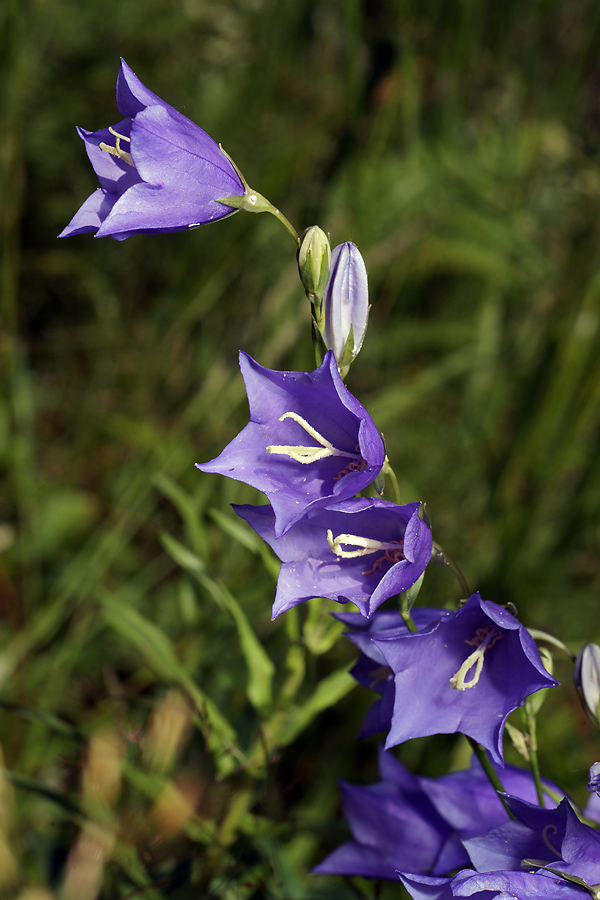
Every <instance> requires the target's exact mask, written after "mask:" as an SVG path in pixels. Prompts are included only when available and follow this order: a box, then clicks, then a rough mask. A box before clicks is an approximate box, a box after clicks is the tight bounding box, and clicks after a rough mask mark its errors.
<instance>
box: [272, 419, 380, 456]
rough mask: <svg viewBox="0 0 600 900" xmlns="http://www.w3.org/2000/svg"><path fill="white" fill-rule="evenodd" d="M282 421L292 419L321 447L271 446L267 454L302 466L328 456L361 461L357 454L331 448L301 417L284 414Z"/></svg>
mask: <svg viewBox="0 0 600 900" xmlns="http://www.w3.org/2000/svg"><path fill="white" fill-rule="evenodd" d="M284 419H293V421H294V422H297V423H298V425H301V426H302V428H304V430H305V431H306V433H307V434H310V436H311V437H313V438H314V439H315V440H316V441H318V442H319V444H320V445H321V446H320V447H305V446H302V445H288V444H271V445H270V446H268V447H267V453H276V454H278V455H281V456H289V457H290V459H293V460H294V461H295V462H299V463H302V464H303V465H306V464H307V463H311V462H316V461H317V460H319V459H327V458H328V457H330V456H344V457H346V458H348V459H351V460H355V461H356V462H358V463H361V462H362V461H363V460H362V457H361V456H360V455H359V454H357V453H348V452H347V451H346V450H338V448H337V447H334V446H333V444H332V443H331V441H328V440H327V438H325V437H323V435H322V434H319V432H318V431H317V430H316V428H313V426H312V425H311V424H310V423H309V422H307V421H306V419H303V418H302V416H299V415H298V413H295V412H285V413H284V414H283V415H282V416H280V417H279V421H280V422H283V420H284Z"/></svg>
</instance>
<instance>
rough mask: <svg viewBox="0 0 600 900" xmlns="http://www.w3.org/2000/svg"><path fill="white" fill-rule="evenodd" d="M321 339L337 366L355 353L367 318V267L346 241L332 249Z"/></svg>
mask: <svg viewBox="0 0 600 900" xmlns="http://www.w3.org/2000/svg"><path fill="white" fill-rule="evenodd" d="M323 314H324V327H323V340H324V342H325V346H326V347H328V348H329V349H330V350H333V352H334V354H335V358H336V360H337V363H338V366H340V367H342V368H346V367H348V366H349V365H350V363H351V362H352V360H353V359H354V358H355V357H356V356H357V355H358V353H359V351H360V348H361V346H362V342H363V340H364V336H365V332H366V330H367V320H368V318H369V287H368V283H367V270H366V268H365V264H364V262H363V258H362V256H361V254H360V251H359V249H358V247H357V246H356V244H353V243H351V242H350V241H346V243H344V244H339V245H338V246H337V247H335V248H334V249H333V250H332V252H331V274H330V276H329V282H328V284H327V287H326V289H325V294H324V297H323Z"/></svg>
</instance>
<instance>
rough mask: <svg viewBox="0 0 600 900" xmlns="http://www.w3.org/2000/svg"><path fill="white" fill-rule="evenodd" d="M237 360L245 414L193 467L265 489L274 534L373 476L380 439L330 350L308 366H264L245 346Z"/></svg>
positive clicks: (380, 458)
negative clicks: (233, 433) (228, 438)
mask: <svg viewBox="0 0 600 900" xmlns="http://www.w3.org/2000/svg"><path fill="white" fill-rule="evenodd" d="M240 368H241V370H242V375H243V378H244V382H245V384H246V392H247V394H248V404H249V406H250V422H249V423H248V425H246V427H245V428H243V429H242V431H241V432H240V433H239V434H238V435H237V437H235V438H234V439H233V441H232V442H231V443H230V444H228V446H227V447H225V449H224V450H223V452H222V453H221V454H220V456H218V457H217V458H216V459H213V460H211V461H210V462H207V463H202V464H199V465H198V468H199V469H200V470H201V471H202V472H218V473H220V474H221V475H226V476H227V477H228V478H233V479H235V480H236V481H243V482H245V483H246V484H250V485H252V486H253V487H256V488H258V490H259V491H263V493H265V494H266V495H267V497H268V498H269V500H270V502H271V505H272V507H273V511H274V513H275V537H281V535H282V534H284V533H285V532H286V531H287V529H288V528H290V527H291V526H292V525H293V524H294V523H295V522H297V521H298V520H299V519H300V518H301V517H302V516H304V515H306V513H308V512H309V511H312V510H316V509H320V508H322V507H325V506H330V505H331V504H333V503H336V502H337V501H339V500H346V499H347V498H349V497H352V496H354V494H357V493H358V492H359V491H362V490H363V488H366V487H367V485H369V484H370V483H371V482H372V481H374V479H375V478H376V477H377V475H378V474H379V472H380V471H381V467H382V466H383V463H384V460H385V450H384V446H383V441H382V439H381V436H380V434H379V432H378V431H377V428H376V426H375V423H374V422H373V419H372V418H371V416H370V415H369V414H368V412H367V411H366V409H365V408H364V406H363V405H362V403H359V401H358V400H356V398H355V397H353V396H352V394H351V393H350V391H349V390H348V389H347V388H346V387H345V386H344V384H343V382H342V380H341V378H340V376H339V374H338V370H337V366H336V363H335V358H334V356H333V353H331V352H329V353H327V354H326V355H325V359H324V360H323V362H322V363H321V365H320V366H319V368H318V369H315V371H314V372H310V373H308V372H276V371H274V370H273V369H265V368H263V367H262V366H260V365H259V364H258V363H257V362H255V361H254V360H253V359H252V358H251V357H250V356H248V355H247V354H246V353H240ZM319 591H320V589H319V588H317V593H319ZM311 596H314V589H313V593H312V594H311ZM298 602H300V601H298ZM290 605H294V604H290Z"/></svg>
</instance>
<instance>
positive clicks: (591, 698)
mask: <svg viewBox="0 0 600 900" xmlns="http://www.w3.org/2000/svg"><path fill="white" fill-rule="evenodd" d="M573 678H574V680H575V687H576V688H577V693H578V694H579V699H580V700H581V705H582V706H583V708H584V709H585V711H586V713H587V714H588V716H589V717H590V719H591V720H592V722H595V723H596V725H598V724H600V647H599V646H598V644H585V645H584V646H583V647H582V648H581V650H580V651H579V653H578V654H577V659H576V660H575V669H574V671H573Z"/></svg>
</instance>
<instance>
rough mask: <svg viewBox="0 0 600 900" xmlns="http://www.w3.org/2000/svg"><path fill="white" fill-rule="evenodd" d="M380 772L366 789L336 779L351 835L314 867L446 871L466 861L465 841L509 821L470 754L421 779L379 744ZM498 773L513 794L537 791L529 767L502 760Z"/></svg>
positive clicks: (358, 871)
mask: <svg viewBox="0 0 600 900" xmlns="http://www.w3.org/2000/svg"><path fill="white" fill-rule="evenodd" d="M379 771H380V774H381V778H382V780H381V781H380V782H378V783H377V784H374V785H370V786H368V787H359V786H357V785H351V784H347V783H345V782H341V788H342V796H343V804H344V814H345V816H346V819H347V821H348V824H349V826H350V830H351V831H352V835H353V837H354V840H353V841H350V842H348V843H345V844H342V846H340V847H338V848H337V850H334V851H333V853H331V854H330V855H329V856H328V857H327V858H326V859H325V860H324V861H323V862H322V863H320V864H319V865H318V866H317V868H316V869H314V870H313V871H314V872H315V873H317V874H329V875H352V876H361V877H363V878H384V879H389V880H395V879H396V871H397V870H398V869H400V870H406V868H407V866H409V867H411V872H412V873H417V874H432V875H442V874H446V873H447V872H451V871H455V870H456V869H460V868H463V867H465V866H468V865H469V864H470V859H469V854H468V852H467V850H466V849H465V845H464V844H463V841H465V842H467V839H468V838H469V837H470V836H473V835H481V834H484V833H485V832H487V831H488V830H489V829H491V828H493V827H494V826H496V825H497V824H498V823H508V815H507V813H506V810H505V809H504V807H503V805H502V803H501V802H500V800H499V799H498V796H497V795H496V792H495V791H494V789H493V788H492V786H491V784H490V783H489V781H488V778H487V776H486V775H485V774H484V772H483V769H482V768H481V766H480V764H479V762H478V761H477V759H476V758H475V757H473V758H472V761H471V766H470V768H469V769H465V770H463V771H460V772H452V773H451V774H449V775H444V776H443V777H442V778H425V777H420V776H415V775H413V774H411V773H410V772H409V771H408V770H407V769H405V768H404V766H403V765H402V764H401V763H400V762H398V761H397V760H396V759H395V758H394V757H393V756H392V755H391V754H390V753H387V752H386V751H384V750H382V749H381V748H380V749H379ZM501 774H502V778H503V780H504V784H505V787H506V788H507V789H508V790H510V791H511V793H513V792H514V793H515V794H517V795H519V796H521V797H526V798H530V799H531V800H533V799H534V798H535V797H536V790H535V785H534V782H533V778H532V776H531V773H530V772H528V771H526V770H524V769H519V768H517V767H515V766H506V768H505V769H504V770H502V773H501ZM543 812H545V813H548V815H550V812H551V811H550V810H544V811H543ZM563 831H564V828H563Z"/></svg>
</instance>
